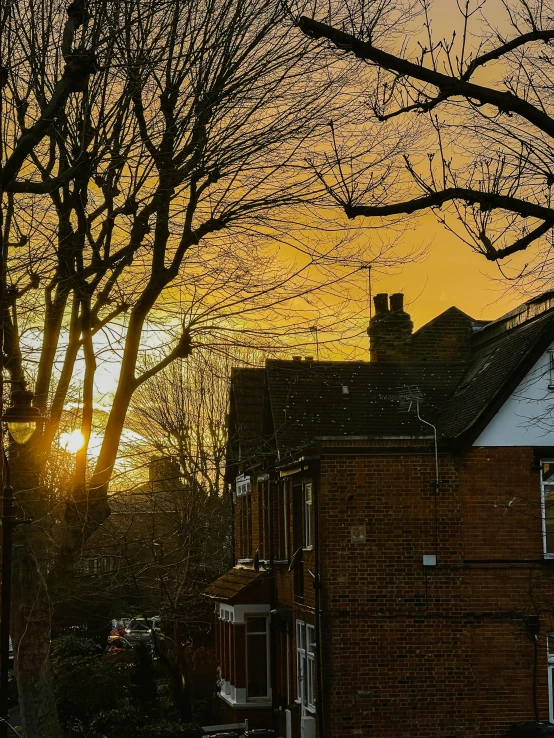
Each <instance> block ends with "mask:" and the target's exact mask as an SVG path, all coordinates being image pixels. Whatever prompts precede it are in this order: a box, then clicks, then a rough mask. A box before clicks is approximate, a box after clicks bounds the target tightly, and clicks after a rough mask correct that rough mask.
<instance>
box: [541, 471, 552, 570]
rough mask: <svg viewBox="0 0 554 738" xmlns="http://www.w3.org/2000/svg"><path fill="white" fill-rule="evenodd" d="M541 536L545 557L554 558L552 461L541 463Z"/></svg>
mask: <svg viewBox="0 0 554 738" xmlns="http://www.w3.org/2000/svg"><path fill="white" fill-rule="evenodd" d="M541 492H542V502H541V505H542V534H543V550H544V555H545V557H548V558H550V557H554V461H542V462H541Z"/></svg>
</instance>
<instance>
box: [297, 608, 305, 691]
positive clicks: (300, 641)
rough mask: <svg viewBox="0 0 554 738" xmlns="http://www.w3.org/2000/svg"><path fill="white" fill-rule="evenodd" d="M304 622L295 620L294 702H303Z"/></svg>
mask: <svg viewBox="0 0 554 738" xmlns="http://www.w3.org/2000/svg"><path fill="white" fill-rule="evenodd" d="M305 643H306V623H304V622H303V621H302V620H297V621H296V702H298V703H299V704H304V664H305V663H306V649H305V648H304V646H305Z"/></svg>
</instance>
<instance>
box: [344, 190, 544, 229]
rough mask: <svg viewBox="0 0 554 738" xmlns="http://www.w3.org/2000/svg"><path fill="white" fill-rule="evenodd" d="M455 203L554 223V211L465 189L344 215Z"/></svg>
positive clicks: (351, 210) (358, 207) (348, 210)
mask: <svg viewBox="0 0 554 738" xmlns="http://www.w3.org/2000/svg"><path fill="white" fill-rule="evenodd" d="M453 200H462V201H463V202H467V203H468V204H470V205H481V206H482V207H483V208H487V209H495V210H507V211H509V212H511V213H517V214H518V215H521V216H523V217H524V218H540V219H541V220H544V221H548V222H552V221H554V208H547V207H544V205H536V204H534V203H532V202H527V201H526V200H520V199H519V198H517V197H510V196H509V195H501V194H496V193H494V192H481V191H479V190H469V189H465V188H464V187H448V188H446V189H445V190H441V191H440V192H431V193H430V194H428V195H423V197H414V198H413V199H412V200H406V201H404V202H397V203H393V204H391V205H348V204H345V205H344V212H345V213H346V215H347V216H348V217H349V218H351V219H352V218H357V217H358V216H360V215H362V216H366V217H375V216H381V217H386V216H389V215H406V214H411V213H415V212H418V211H419V210H427V209H428V208H438V207H440V206H441V205H444V203H446V202H452V201H453Z"/></svg>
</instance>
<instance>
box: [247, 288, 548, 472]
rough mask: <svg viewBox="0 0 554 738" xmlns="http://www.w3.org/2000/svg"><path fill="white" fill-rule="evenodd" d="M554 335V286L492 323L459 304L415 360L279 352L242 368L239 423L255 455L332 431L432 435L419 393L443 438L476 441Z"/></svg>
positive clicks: (420, 344) (423, 338)
mask: <svg viewBox="0 0 554 738" xmlns="http://www.w3.org/2000/svg"><path fill="white" fill-rule="evenodd" d="M552 341H554V293H545V294H544V295H541V296H539V297H537V298H534V299H533V300H529V301H528V302H526V303H524V304H523V305H521V306H519V308H516V309H515V310H512V311H510V313H508V314H507V315H505V316H503V317H501V318H499V319H498V320H495V321H489V322H485V321H475V320H473V319H472V318H470V316H468V315H466V314H465V313H463V312H461V311H460V310H458V309H457V308H449V309H448V310H446V311H445V312H444V313H442V314H441V315H440V316H437V318H435V319H434V320H432V321H431V322H430V323H429V324H427V326H423V328H421V329H420V330H419V331H418V332H417V333H415V334H414V342H413V346H414V348H413V351H412V353H411V359H410V361H409V362H403V363H392V362H385V361H382V362H375V361H374V362H369V361H365V362H364V361H357V362H356V361H313V360H304V361H297V360H293V361H285V360H277V359H269V360H268V361H267V362H266V366H265V369H256V370H252V369H250V370H244V369H243V370H237V371H236V372H235V373H234V375H233V388H234V389H233V392H234V396H235V406H236V413H237V425H238V427H239V429H240V433H241V434H242V435H243V436H244V438H245V439H247V440H248V443H249V444H250V446H249V447H250V449H251V450H252V452H253V456H254V455H255V453H256V452H258V453H259V452H260V450H261V449H262V442H265V443H266V444H267V445H266V446H265V449H264V450H265V451H268V450H269V443H272V444H273V449H275V450H276V451H277V452H278V454H279V457H280V459H281V461H283V460H286V458H287V457H289V458H290V457H293V458H297V457H298V456H300V455H301V454H302V453H303V452H305V451H306V450H308V449H309V447H310V446H312V445H313V444H314V442H315V441H316V440H317V439H322V438H333V439H338V438H341V437H343V438H354V437H357V438H360V437H362V438H368V439H369V438H427V437H429V436H430V435H431V432H432V431H430V429H429V426H426V425H425V424H424V423H423V422H421V420H419V419H418V417H417V413H416V412H415V406H414V405H415V403H413V402H412V407H411V408H410V409H409V408H408V406H409V404H410V403H409V397H410V396H411V397H412V398H413V397H414V396H415V395H416V394H417V395H418V396H419V399H420V403H419V404H420V416H421V417H422V418H423V419H424V420H425V421H427V422H430V423H433V424H435V425H436V426H437V428H438V431H439V434H440V436H441V437H442V438H443V439H447V440H448V441H451V442H454V443H456V444H459V445H463V444H467V443H473V441H474V440H475V439H476V438H477V437H478V435H479V433H480V432H481V431H482V430H483V429H484V427H485V426H486V424H487V423H488V422H490V420H491V419H492V418H493V417H494V415H495V414H496V413H497V412H498V410H499V409H500V407H501V406H502V404H503V403H504V402H505V401H506V400H507V398H508V397H509V396H510V394H511V393H512V392H513V391H514V390H515V389H516V387H517V386H518V384H519V383H520V382H521V381H522V380H523V378H524V377H525V375H526V373H527V372H528V371H529V370H530V369H531V368H532V366H533V364H534V363H535V362H536V361H537V359H538V358H539V357H540V355H541V354H542V353H544V351H546V349H547V348H548V346H549V345H550V344H551V343H552ZM426 343H427V344H428V345H429V350H428V351H427V352H426V351H425V345H426ZM437 345H438V346H439V349H438V350H437V349H436V346H437ZM433 347H435V348H433ZM407 398H408V401H406V400H407ZM264 403H265V409H264ZM266 414H267V415H266ZM264 418H266V420H264ZM267 419H269V420H270V421H271V422H267ZM264 432H265V433H266V437H265V438H263V433H264ZM270 434H272V435H271V437H270ZM255 439H257V443H256V442H255ZM241 443H243V441H242V440H241ZM242 456H243V458H244V456H245V454H244V451H243V452H242Z"/></svg>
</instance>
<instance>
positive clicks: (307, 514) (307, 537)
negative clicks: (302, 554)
mask: <svg viewBox="0 0 554 738" xmlns="http://www.w3.org/2000/svg"><path fill="white" fill-rule="evenodd" d="M313 489H314V488H313V484H312V482H305V483H304V548H305V549H307V550H309V549H311V548H312V545H313V536H312V505H313ZM308 500H309V501H308Z"/></svg>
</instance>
